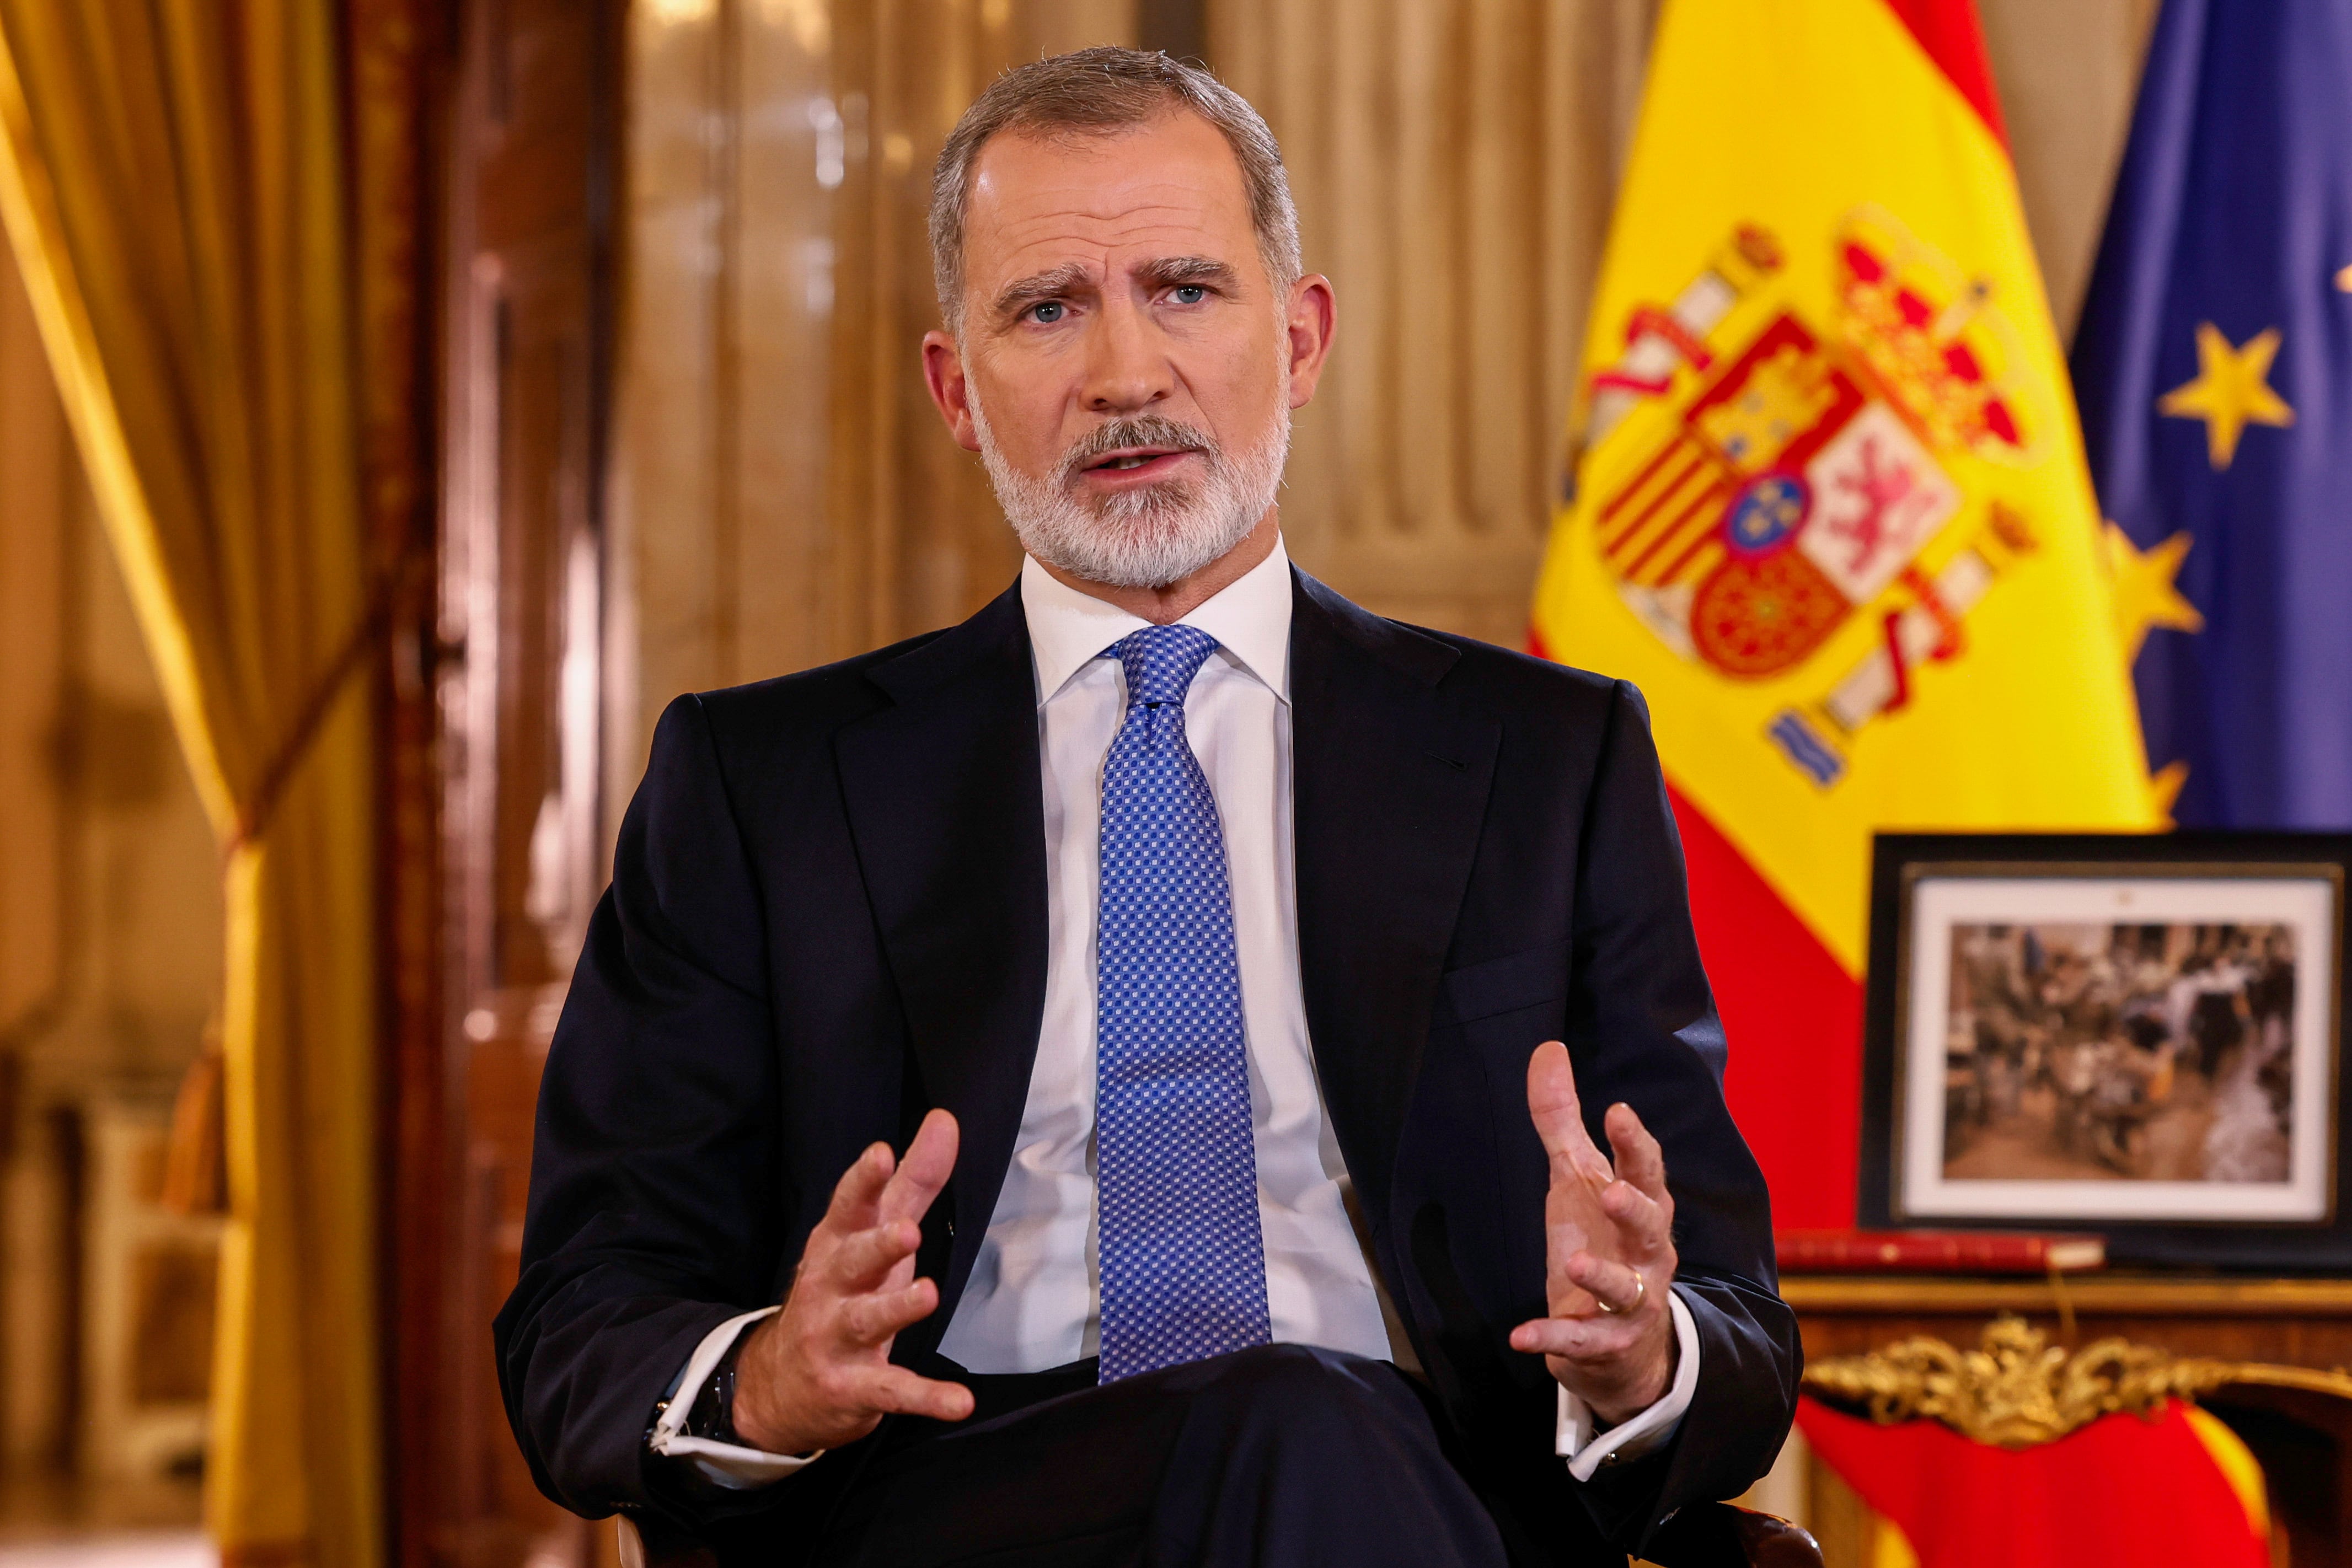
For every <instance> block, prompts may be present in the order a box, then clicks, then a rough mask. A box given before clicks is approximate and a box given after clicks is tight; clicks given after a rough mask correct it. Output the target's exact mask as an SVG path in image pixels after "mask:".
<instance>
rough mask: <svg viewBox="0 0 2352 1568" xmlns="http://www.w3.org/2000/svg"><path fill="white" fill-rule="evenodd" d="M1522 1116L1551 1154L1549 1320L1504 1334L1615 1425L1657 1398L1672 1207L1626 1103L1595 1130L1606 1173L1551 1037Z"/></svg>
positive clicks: (1668, 1360) (1562, 1052)
mask: <svg viewBox="0 0 2352 1568" xmlns="http://www.w3.org/2000/svg"><path fill="white" fill-rule="evenodd" d="M1528 1113H1529V1114H1530V1115H1532V1116H1533V1117H1534V1118H1535V1124H1536V1132H1537V1134H1538V1136H1540V1137H1541V1138H1542V1139H1543V1145H1544V1152H1545V1153H1546V1154H1548V1155H1550V1156H1551V1191H1550V1195H1549V1197H1547V1198H1546V1199H1545V1202H1544V1286H1545V1293H1546V1295H1547V1297H1548V1298H1549V1304H1550V1308H1551V1315H1550V1316H1549V1317H1546V1318H1538V1319H1537V1320H1536V1321H1534V1322H1525V1323H1521V1324H1520V1325H1519V1326H1518V1327H1517V1328H1516V1329H1513V1330H1512V1331H1511V1348H1512V1349H1514V1350H1520V1351H1526V1352H1528V1354H1537V1353H1540V1354H1542V1355H1543V1357H1544V1359H1545V1362H1546V1364H1548V1365H1549V1367H1550V1368H1551V1375H1553V1376H1554V1377H1556V1378H1558V1379H1559V1382H1560V1386H1562V1387H1564V1388H1566V1389H1567V1390H1568V1391H1569V1392H1570V1394H1573V1395H1575V1396H1577V1397H1578V1398H1580V1399H1581V1400H1583V1401H1584V1403H1585V1404H1586V1406H1589V1407H1590V1408H1591V1411H1592V1414H1593V1416H1594V1417H1595V1419H1597V1420H1598V1421H1599V1422H1600V1423H1601V1425H1602V1426H1604V1427H1613V1426H1615V1425H1617V1424H1618V1423H1619V1422H1621V1421H1624V1420H1626V1419H1628V1418H1630V1417H1632V1416H1637V1415H1639V1414H1641V1413H1642V1412H1643V1410H1646V1409H1648V1408H1649V1407H1650V1406H1652V1405H1654V1404H1656V1403H1657V1402H1658V1401H1659V1400H1660V1399H1662V1398H1664V1396H1665V1393H1666V1389H1667V1388H1668V1386H1669V1385H1672V1383H1673V1382H1674V1375H1675V1350H1676V1340H1675V1325H1674V1316H1673V1313H1672V1312H1670V1311H1669V1310H1668V1309H1667V1306H1666V1297H1667V1291H1668V1290H1669V1288H1670V1287H1671V1286H1672V1285H1673V1283H1674V1279H1675V1241H1674V1220H1675V1200H1674V1197H1673V1195H1672V1194H1670V1193H1669V1192H1667V1190H1666V1160H1665V1155H1664V1153H1663V1152H1662V1151H1661V1150H1660V1149H1659V1147H1658V1140H1657V1139H1655V1138H1654V1137H1652V1136H1650V1131H1649V1129H1648V1128H1646V1127H1644V1126H1643V1125H1642V1119H1641V1118H1640V1117H1639V1116H1636V1115H1635V1114H1633V1107H1632V1106H1630V1105H1624V1104H1618V1105H1612V1106H1611V1107H1610V1108H1609V1114H1608V1115H1607V1116H1606V1117H1605V1118H1604V1119H1603V1121H1602V1125H1603V1126H1604V1127H1605V1128H1606V1129H1607V1131H1608V1134H1609V1145H1610V1147H1611V1148H1612V1149H1614V1150H1615V1151H1616V1153H1617V1163H1616V1165H1615V1166H1611V1164H1610V1163H1609V1160H1608V1157H1607V1156H1606V1155H1602V1154H1601V1151H1600V1149H1599V1148H1598V1147H1596V1146H1595V1145H1594V1144H1593V1142H1592V1135H1591V1134H1590V1133H1588V1132H1586V1131H1585V1129H1584V1109H1583V1106H1582V1105H1581V1104H1580V1103H1579V1102H1578V1100H1577V1097H1576V1073H1575V1071H1574V1069H1572V1068H1571V1067H1570V1065H1569V1061H1568V1048H1567V1047H1566V1046H1564V1045H1562V1044H1560V1042H1559V1041H1558V1040H1546V1041H1545V1042H1544V1043H1543V1044H1541V1045H1539V1046H1538V1047H1536V1052H1535V1055H1534V1056H1532V1057H1531V1058H1529V1059H1528Z"/></svg>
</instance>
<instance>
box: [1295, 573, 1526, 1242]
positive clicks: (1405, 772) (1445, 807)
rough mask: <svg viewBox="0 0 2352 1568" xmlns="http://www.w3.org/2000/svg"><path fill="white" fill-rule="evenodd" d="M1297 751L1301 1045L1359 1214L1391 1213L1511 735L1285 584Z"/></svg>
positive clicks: (1451, 657)
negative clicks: (1434, 1017) (1492, 788)
mask: <svg viewBox="0 0 2352 1568" xmlns="http://www.w3.org/2000/svg"><path fill="white" fill-rule="evenodd" d="M1290 640H1291V642H1290V646H1291V654H1290V660H1291V663H1290V670H1291V675H1290V683H1291V704H1292V706H1291V747H1292V762H1293V769H1294V784H1293V789H1294V791H1295V800H1296V801H1297V872H1298V948H1299V966H1300V971H1301V980H1302V984H1303V988H1304V990H1305V993H1306V1002H1307V1030H1308V1033H1309V1034H1310V1036H1311V1037H1312V1039H1313V1040H1314V1050H1315V1066H1316V1071H1317V1072H1318V1075H1319V1077H1320V1078H1321V1080H1322V1085H1323V1097H1324V1101H1325V1103H1326V1104H1328V1106H1329V1108H1330V1112H1331V1121H1332V1127H1333V1130H1334V1131H1335V1132H1336V1133H1337V1134H1339V1148H1340V1152H1341V1154H1342V1155H1345V1156H1346V1159H1347V1162H1348V1171H1349V1176H1350V1177H1351V1178H1352V1179H1353V1181H1354V1182H1355V1184H1356V1186H1357V1188H1358V1190H1359V1192H1360V1195H1361V1197H1362V1198H1363V1200H1364V1204H1365V1212H1366V1214H1367V1215H1369V1216H1371V1217H1374V1221H1375V1223H1376V1224H1378V1223H1381V1221H1382V1219H1383V1218H1384V1217H1385V1215H1386V1213H1387V1207H1388V1194H1389V1185H1390V1180H1391V1176H1393V1174H1394V1171H1395V1165H1396V1152H1397V1143H1398V1140H1399V1138H1400V1137H1401V1136H1402V1134H1403V1131H1404V1116H1405V1111H1406V1107H1407V1105H1408V1104H1409V1103H1410V1102H1411V1099H1412V1087H1413V1081H1414V1077H1415V1075H1416V1074H1417V1072H1418V1071H1419V1070H1420V1066H1421V1052H1422V1048H1423V1044H1424V1043H1425V1042H1426V1040H1427V1039H1428V1036H1429V1025H1430V1016H1431V1012H1432V1009H1433V1007H1434V1005H1435V1001H1436V995H1437V982H1438V977H1439V976H1440V975H1441V974H1442V973H1443V971H1444V963H1445V955H1446V952H1447V949H1448V948H1449V947H1450V946H1452V943H1453V938H1454V922H1455V919H1456V917H1457V915H1458V914H1459V912H1460V910H1461V906H1462V897H1463V892H1464V890H1465V887H1466V886H1467V885H1468V883H1469V877H1470V867H1471V862H1472V859H1473V857H1474V856H1475V853H1476V851H1477V845H1478V830H1479V825H1480V823H1481V821H1482V820H1483V819H1484V817H1485V814H1486V793H1487V789H1488V787H1489V785H1490V784H1491V783H1492V781H1493V778H1494V767H1495V757H1496V750H1497V748H1498V747H1499V746H1500V744H1501V740H1502V727H1501V725H1500V724H1499V723H1497V722H1496V720H1494V719H1493V718H1491V717H1488V716H1484V715H1480V714H1475V713H1470V712H1466V711H1465V710H1463V709H1462V708H1460V707H1458V706H1455V705H1454V703H1453V702H1451V701H1450V700H1448V699H1447V698H1446V697H1445V696H1444V695H1442V694H1441V693H1440V692H1439V691H1438V690H1437V687H1438V685H1439V683H1440V681H1441V680H1443V678H1444V674H1445V673H1446V672H1447V671H1448V670H1449V669H1451V668H1452V667H1453V665H1454V661H1455V660H1457V659H1459V658H1460V657H1461V654H1460V653H1459V652H1458V651H1457V650H1456V649H1454V648H1453V647H1451V646H1449V645H1448V644H1446V643H1441V642H1439V641H1438V640H1436V639H1435V638H1433V637H1425V636H1423V635H1421V634H1420V633H1418V632H1410V631H1407V630H1405V629H1404V628H1402V627H1401V626H1398V625H1396V624H1394V623H1393V622H1387V621H1382V620H1381V619H1379V618H1378V617H1376V616H1372V615H1370V614H1367V613H1366V612H1363V611H1361V610H1359V609H1358V608H1357V607H1356V606H1354V605H1352V604H1350V603H1349V602H1348V601H1346V600H1344V599H1341V598H1340V597H1339V595H1337V594H1335V593H1333V592H1332V591H1330V590H1328V589H1327V588H1325V587H1324V586H1323V585H1322V584H1321V583H1318V582H1317V581H1316V580H1314V579H1312V578H1310V577H1308V576H1307V575H1306V574H1305V573H1304V572H1297V571H1294V573H1293V608H1292V615H1291V632H1290Z"/></svg>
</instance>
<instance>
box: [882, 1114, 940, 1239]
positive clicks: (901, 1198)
mask: <svg viewBox="0 0 2352 1568" xmlns="http://www.w3.org/2000/svg"><path fill="white" fill-rule="evenodd" d="M956 1143H957V1131H956V1119H955V1117H954V1115H953V1114H952V1113H949V1112H947V1111H943V1110H935V1111H933V1112H932V1113H930V1114H929V1115H928V1116H926V1117H924V1118H923V1124H922V1125H921V1126H920V1127H918V1128H917V1129H916V1130H915V1138H914V1141H913V1142H912V1143H910V1144H908V1145H907V1155H906V1157H905V1158H904V1159H902V1160H900V1161H899V1162H898V1173H897V1174H896V1175H895V1176H891V1178H890V1180H889V1184H888V1186H886V1187H885V1188H884V1189H883V1191H882V1198H881V1207H882V1215H883V1218H886V1219H917V1220H919V1219H920V1218H923V1216H924V1215H925V1214H928V1213H929V1212H930V1207H931V1200H932V1199H933V1198H936V1197H939V1196H940V1188H942V1187H944V1186H947V1185H948V1177H949V1176H952V1175H954V1174H955V1162H956Z"/></svg>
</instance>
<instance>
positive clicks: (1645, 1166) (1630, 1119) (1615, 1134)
mask: <svg viewBox="0 0 2352 1568" xmlns="http://www.w3.org/2000/svg"><path fill="white" fill-rule="evenodd" d="M1601 1125H1602V1126H1603V1127H1604V1128H1605V1129H1606V1130H1607V1131H1608V1134H1609V1148H1610V1151H1611V1152H1612V1153H1613V1154H1614V1155H1616V1156H1617V1175H1618V1176H1619V1177H1620V1178H1622V1179H1623V1180H1625V1181H1629V1182H1632V1183H1633V1185H1634V1186H1637V1187H1640V1188H1641V1189H1642V1190H1643V1192H1644V1193H1646V1194H1648V1195H1649V1196H1650V1197H1652V1198H1653V1199H1654V1200H1655V1201H1657V1202H1659V1203H1661V1204H1664V1203H1668V1202H1671V1201H1672V1200H1671V1199H1670V1198H1668V1197H1667V1196H1666V1152H1665V1151H1664V1149H1662V1148H1660V1147H1658V1140H1657V1139H1655V1138H1654V1137H1652V1136H1651V1135H1650V1129H1649V1128H1647V1127H1645V1126H1643V1124H1642V1118H1641V1117H1640V1116H1639V1115H1637V1114H1635V1113H1634V1111H1633V1107H1632V1106H1631V1105H1628V1104H1625V1103H1623V1102H1622V1101H1621V1102H1619V1103H1617V1104H1614V1105H1612V1106H1610V1107H1609V1114H1608V1116H1607V1117H1606V1118H1605V1119H1604V1120H1603V1121H1602V1124H1601Z"/></svg>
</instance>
